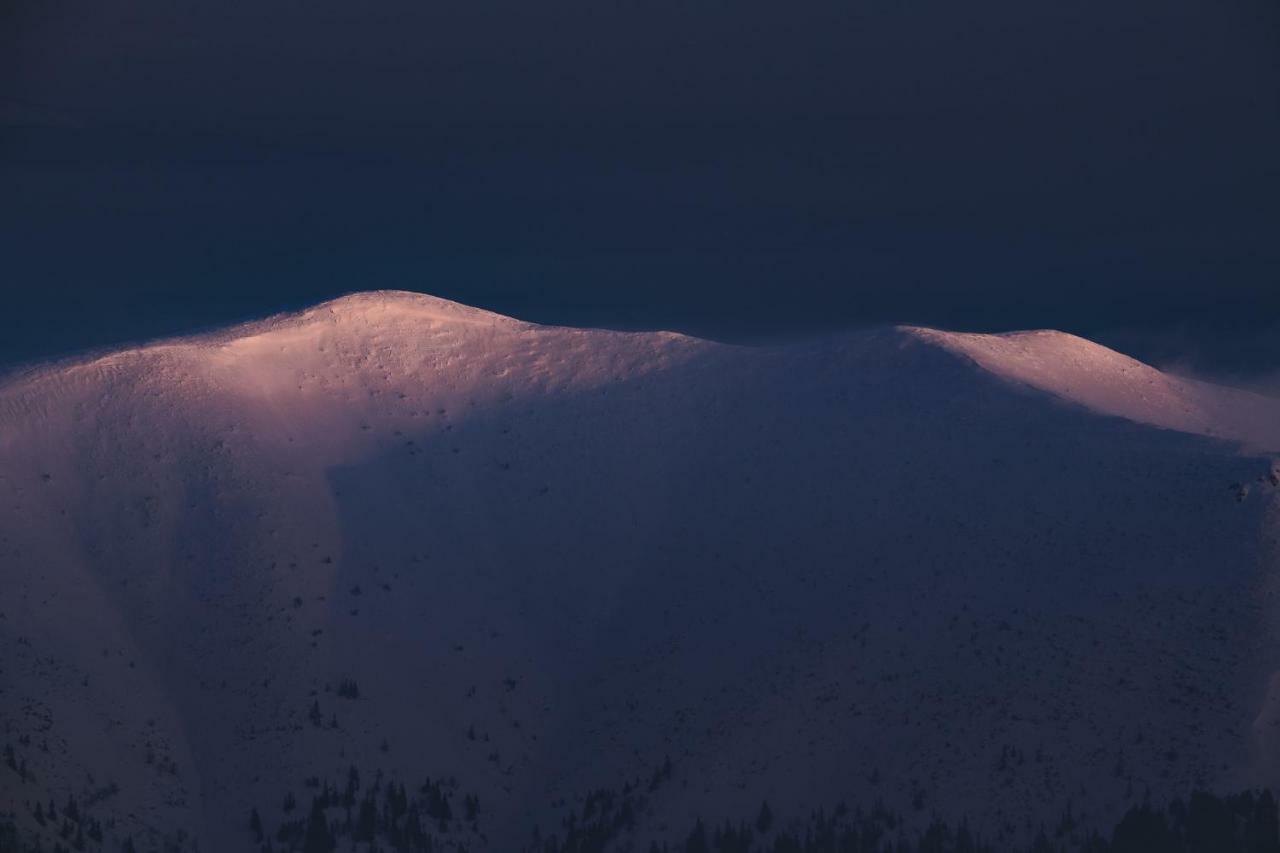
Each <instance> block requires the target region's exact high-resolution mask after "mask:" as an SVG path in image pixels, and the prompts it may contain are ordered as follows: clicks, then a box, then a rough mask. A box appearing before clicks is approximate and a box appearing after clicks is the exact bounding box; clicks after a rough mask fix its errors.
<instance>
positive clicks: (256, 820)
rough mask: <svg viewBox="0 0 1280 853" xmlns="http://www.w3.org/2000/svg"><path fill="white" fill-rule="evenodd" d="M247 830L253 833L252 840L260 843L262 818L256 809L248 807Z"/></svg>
mask: <svg viewBox="0 0 1280 853" xmlns="http://www.w3.org/2000/svg"><path fill="white" fill-rule="evenodd" d="M249 831H250V832H252V833H253V840H254V841H256V842H257V843H258V844H261V843H262V818H261V817H260V816H259V815H258V810H257V809H256V808H255V809H250V811H249Z"/></svg>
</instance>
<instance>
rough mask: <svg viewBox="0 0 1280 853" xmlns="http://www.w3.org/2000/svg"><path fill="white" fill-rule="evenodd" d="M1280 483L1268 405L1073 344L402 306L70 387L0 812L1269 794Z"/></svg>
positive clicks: (13, 613) (214, 836) (1022, 828)
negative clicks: (731, 337) (382, 800)
mask: <svg viewBox="0 0 1280 853" xmlns="http://www.w3.org/2000/svg"><path fill="white" fill-rule="evenodd" d="M1277 449H1280V404H1278V403H1277V402H1276V401H1274V400H1270V399H1268V398H1264V397H1260V396H1256V395H1252V394H1248V393H1246V392H1242V391H1237V390H1233V389H1227V388H1221V387H1216V386H1213V385H1208V384H1205V383H1200V382H1194V381H1190V380H1186V379H1181V378H1178V377H1174V376H1170V375H1166V374H1164V373H1161V372H1160V371H1158V370H1156V369H1154V368H1152V367H1149V366H1147V365H1143V364H1141V363H1139V362H1136V361H1133V360H1132V359H1129V358H1126V357H1125V356H1122V355H1120V354H1118V353H1115V352H1112V351H1110V350H1107V349H1105V348H1103V347H1100V346H1098V345H1096V344H1093V343H1090V342H1088V341H1085V340H1082V339H1080V338H1076V337H1073V336H1070V335H1065V334H1062V333H1058V332H1030V333H1019V334H1010V335H970V334H957V333H950V332H940V331H933V330H927V329H917V328H908V327H903V328H893V329H880V330H874V331H866V332H854V333H848V334H844V335H836V336H830V337H826V338H821V339H815V340H812V341H807V342H802V343H797V344H792V345H787V346H770V347H742V346H728V345H723V344H717V343H712V342H708V341H703V340H698V339H695V338H690V337H686V336H682V335H677V334H672V333H665V332H663V333H620V332H605V331H593V330H581V329H566V328H552V327H542V326H536V325H531V324H528V323H522V322H519V321H516V320H512V319H510V318H506V317H502V316H499V315H495V314H491V313H488V312H484V311H480V310H477V309H472V308H467V307H465V306H460V305H457V304H455V303H451V302H448V301H445V300H441V299H435V298H433V297H428V296H421V295H417V294H407V293H386V292H378V293H364V294H356V295H353V296H349V297H346V298H343V299H339V300H336V301H334V302H329V303H325V304H323V305H320V306H317V307H315V308H313V309H310V310H308V311H304V312H301V313H298V314H291V315H282V316H280V317H275V318H271V319H268V320H264V321H261V322H257V323H251V324H247V325H244V326H239V327H235V328H231V329H227V330H224V331H220V332H215V333H210V334H206V335H200V336H194V337H189V338H180V339H174V340H167V341H161V342H157V343H154V344H150V345H147V346H142V347H138V348H134V349H128V350H121V351H118V352H114V353H111V354H107V355H101V356H96V357H90V358H85V359H81V360H73V361H66V362H61V363H57V364H51V365H47V366H42V367H36V368H33V369H30V370H28V371H26V372H24V373H23V374H21V375H17V376H14V377H11V378H10V379H8V380H7V381H5V383H4V384H3V385H0V506H3V508H4V509H3V512H0V589H2V590H3V598H0V645H3V648H4V649H5V653H4V656H3V658H2V659H0V729H2V731H3V734H2V735H0V737H2V738H3V739H4V740H5V741H6V742H7V743H8V744H9V745H11V746H12V747H13V755H14V764H15V767H16V766H17V765H18V764H19V763H21V765H22V767H23V768H24V770H23V772H22V773H21V774H19V773H18V772H16V770H15V771H14V772H7V771H3V770H0V802H8V803H19V802H24V801H33V802H34V801H41V802H43V801H46V800H50V799H52V800H54V801H56V802H57V803H62V802H64V801H66V800H67V799H68V797H75V798H76V799H77V800H78V801H79V802H81V803H86V802H92V803H93V804H94V809H95V813H97V814H99V815H102V816H103V817H104V819H108V818H109V819H111V820H113V821H114V823H112V824H111V826H112V827H113V828H112V829H111V830H110V831H111V832H114V833H116V834H117V835H118V836H120V837H123V836H124V835H126V834H127V835H132V836H134V837H139V838H152V839H157V840H158V839H169V840H170V841H173V842H174V843H175V844H177V843H179V841H178V840H179V839H182V841H181V843H184V844H185V843H189V842H191V841H193V840H198V841H199V843H200V845H201V849H206V850H226V851H232V850H241V849H243V850H250V849H256V846H255V841H254V830H253V829H252V827H251V826H250V822H249V815H250V814H251V813H252V814H254V815H255V816H256V817H257V820H258V821H259V822H260V823H263V824H265V825H266V827H267V828H268V830H270V828H271V827H273V826H276V825H278V824H280V823H281V822H282V821H288V820H292V819H296V818H297V814H296V813H295V812H294V811H293V809H294V807H293V806H289V805H288V803H290V802H299V801H301V799H302V798H303V797H304V796H305V797H309V796H310V794H313V793H314V792H315V791H316V790H317V789H316V788H315V787H314V786H312V787H311V788H310V789H309V788H308V780H322V779H323V780H347V779H348V778H350V774H352V773H353V772H355V773H356V774H357V775H358V776H359V777H360V778H361V779H363V780H365V782H366V784H368V783H371V782H372V780H374V779H375V778H376V779H380V780H392V781H393V782H394V780H401V781H404V782H412V783H413V784H414V785H418V784H420V783H421V782H422V780H423V779H428V780H429V784H428V785H427V786H425V787H424V788H423V790H427V791H431V792H433V793H432V796H434V797H437V799H439V798H440V797H444V796H445V795H444V794H442V793H440V790H441V789H440V788H439V785H441V784H444V783H443V782H441V780H448V790H449V791H452V792H453V796H454V798H455V808H458V803H461V802H462V801H463V797H464V795H465V796H466V797H468V798H469V797H472V796H474V797H477V798H478V800H477V801H478V803H479V806H478V807H477V814H479V815H481V816H482V817H476V818H475V819H474V820H472V821H470V822H468V821H467V820H465V819H459V820H456V821H455V826H454V827H453V829H452V830H451V832H452V833H454V834H453V835H451V836H450V837H451V838H453V839H454V840H455V841H458V842H459V843H463V844H465V845H467V847H468V849H472V850H475V849H492V850H510V849H517V847H518V846H519V844H521V843H523V842H524V841H525V840H527V838H528V835H529V831H530V829H531V828H532V827H533V826H535V825H539V826H541V827H542V828H543V829H544V830H545V829H546V828H547V827H554V826H557V825H559V823H560V821H561V819H562V818H564V817H565V816H567V815H568V814H569V813H570V812H571V811H573V810H574V809H581V808H582V805H583V802H584V799H583V798H584V797H586V796H587V794H588V793H589V792H591V791H593V790H596V789H598V788H601V787H607V788H621V787H622V786H623V785H624V784H628V785H629V784H632V783H634V781H635V780H636V779H643V780H646V781H647V780H649V779H650V778H653V779H654V782H653V784H652V786H651V788H646V789H645V790H646V791H647V794H646V805H645V808H644V810H643V811H642V812H641V813H639V814H636V815H635V816H634V824H635V825H634V828H633V829H631V830H629V831H630V832H632V833H634V834H635V836H636V837H637V839H640V840H642V841H643V846H644V847H647V841H645V840H644V839H648V838H651V837H657V836H658V835H660V833H661V832H662V831H663V829H664V828H665V827H667V826H671V825H677V826H683V825H685V823H684V822H685V821H687V820H688V821H691V820H692V819H693V818H694V817H695V816H700V817H702V818H705V819H707V820H708V821H717V820H722V819H725V818H737V817H739V816H741V815H743V814H748V813H752V812H753V810H754V809H756V808H758V807H759V804H760V802H761V801H762V800H768V802H770V803H773V804H774V807H775V809H777V810H778V812H779V813H793V814H796V813H801V812H802V811H804V810H807V809H811V808H819V807H824V808H830V807H832V806H834V805H835V804H836V803H837V802H839V801H841V800H843V801H846V802H850V803H857V802H861V803H867V804H871V803H875V802H880V803H884V804H886V806H888V807H891V808H894V809H898V810H901V811H902V812H903V813H905V814H907V815H913V816H914V817H913V818H910V819H912V820H920V821H924V820H927V819H928V818H929V817H930V816H932V815H935V814H936V815H942V816H953V817H955V816H967V817H968V819H969V820H971V821H972V822H974V823H975V824H976V825H978V826H980V827H982V828H983V829H984V830H985V831H986V832H987V833H988V834H989V835H992V836H994V835H998V834H1002V835H1003V836H1004V837H1022V836H1026V835H1029V834H1031V833H1033V832H1034V831H1035V829H1036V828H1038V827H1039V826H1040V825H1041V824H1042V823H1045V822H1047V821H1050V820H1055V819H1056V818H1057V817H1058V816H1059V815H1061V814H1062V813H1063V810H1064V809H1067V808H1070V809H1071V810H1072V813H1073V814H1074V815H1075V817H1076V818H1077V819H1078V820H1080V821H1082V822H1086V823H1088V822H1094V823H1096V824H1098V825H1102V824H1103V823H1104V822H1105V821H1108V820H1112V819H1114V818H1115V816H1116V815H1117V814H1118V813H1119V812H1120V811H1122V810H1123V808H1124V806H1125V805H1126V804H1127V803H1128V802H1131V801H1133V800H1134V799H1137V798H1141V797H1142V796H1143V795H1144V794H1145V793H1146V792H1148V791H1149V792H1150V793H1151V795H1152V796H1153V797H1157V798H1158V797H1166V796H1173V795H1178V794H1184V793H1185V792H1186V791H1187V790H1189V789H1190V788H1191V787H1193V786H1197V785H1203V786H1209V787H1219V788H1226V787H1231V788H1238V787H1240V786H1242V785H1251V784H1263V783H1268V784H1274V783H1275V782H1276V781H1277V780H1276V778H1275V776H1276V771H1277V761H1278V759H1280V741H1277V737H1276V733H1277V731H1280V693H1277V692H1276V691H1275V690H1273V688H1272V680H1273V674H1274V673H1276V672H1278V671H1280V654H1277V653H1276V651H1275V649H1276V648H1277V645H1276V643H1275V640H1276V639H1277V636H1276V612H1275V595H1276V570H1277V569H1278V568H1280V555H1278V553H1277V535H1278V534H1280V501H1277V497H1276V496H1277V494H1278V493H1280V490H1278V488H1277V485H1278V484H1280V465H1277V462H1276V461H1275V459H1273V458H1272V457H1271V456H1269V455H1267V454H1268V452H1274V451H1276V450H1277ZM655 768H658V769H657V770H656V771H655ZM430 780H435V781H434V782H431V781H430ZM660 782H661V784H659V783H660ZM317 784H319V783H317ZM432 786H435V787H432ZM440 801H441V802H443V800H440ZM467 802H471V801H470V799H468V800H467ZM17 819H18V820H19V822H20V823H23V825H24V826H25V825H26V824H31V826H32V827H34V826H35V824H34V818H32V817H31V816H30V815H28V813H27V812H21V813H19V814H18V815H17Z"/></svg>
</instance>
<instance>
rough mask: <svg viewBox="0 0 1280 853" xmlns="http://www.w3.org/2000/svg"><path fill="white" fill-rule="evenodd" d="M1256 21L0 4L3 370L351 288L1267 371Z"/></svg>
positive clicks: (507, 7) (816, 7)
mask: <svg viewBox="0 0 1280 853" xmlns="http://www.w3.org/2000/svg"><path fill="white" fill-rule="evenodd" d="M1277 152H1280V4H1277V3H1276V2H1275V0H1128V2H1119V3H1118V2H1115V0H1072V2H1067V0H972V2H955V0H915V2H910V0H908V2H901V0H893V2H890V0H870V1H869V0H843V2H836V0H811V2H794V3H783V2H763V0H733V2H728V0H723V2H720V1H719V0H703V1H702V2H696V0H683V2H673V0H646V2H640V1H639V0H631V2H601V0H593V2H588V0H581V2H565V0H544V1H543V2H528V0H518V1H517V0H450V2H436V0H414V2H409V0H382V1H381V2H377V3H356V2H343V3H339V2H335V0H308V2H300V0H297V2H279V1H278V0H253V1H252V2H250V0H221V2H216V3H214V2H208V0H200V2H197V0H129V1H128V2H126V1H125V0H121V2H112V3H103V2H101V0H68V2H63V3H48V2H30V3H27V2H25V0H23V2H19V3H16V4H15V3H13V2H8V3H4V4H3V5H0V288H2V289H3V292H4V302H3V305H0V362H14V361H17V360H22V359H29V358H34V357H38V356H44V355H51V354H57V353H62V352H66V351H72V350H76V349H80V348H84V347H93V346H101V345H107V344H112V343H115V342H120V341H127V340H131V339H136V338H143V337H150V336H156V335H162V334H169V333H174V332H179V331H184V330H188V329H192V328H198V327H201V326H205V325H209V324H217V323H223V322H227V321H229V320H234V319H242V318H246V317H252V316H257V315H261V314H264V313H268V312H271V311H274V310H279V309H284V308H291V307H299V306H302V305H306V304H309V303H312V302H315V301H318V300H320V299H323V298H326V297H330V296H334V295H338V294H341V293H344V292H348V291H352V290H362V289H369V288H402V289H411V290H422V291H425V292H430V293H434V294H437V295H440V296H444V297H447V298H451V299H456V300H459V301H462V302H466V303H468V304H473V305H479V306H483V307H487V308H492V309H495V310H499V311H502V312H504V313H509V314H513V315H516V316H519V317H522V318H526V319H530V320H536V321H544V322H563V323H572V324H593V325H603V326H613V327H625V328H652V327H665V328H673V329H679V330H684V331H690V332H694V333H698V334H705V335H710V336H715V337H720V338H727V339H755V338H760V337H775V336H789V335H795V334H801V333H808V332H812V331H818V330H827V329H832V328H839V327H851V326H859V325H865V324H871V323H882V322H890V321H894V322H919V323H927V324H933V325H942V326H948V327H955V328H972V329H1007V328H1020V327H1039V326H1051V327H1056V328H1063V329H1067V330H1070V331H1075V332H1078V333H1083V334H1086V335H1090V336H1093V337H1096V338H1100V339H1103V340H1105V341H1108V342H1111V343H1113V344H1114V345H1117V346H1122V347H1124V348H1126V349H1128V350H1129V351H1131V352H1134V353H1135V354H1137V355H1140V356H1142V357H1146V358H1149V359H1152V360H1167V359H1174V360H1177V361H1180V362H1183V363H1187V364H1191V365H1192V366H1194V367H1197V368H1202V369H1222V370H1230V371H1264V370H1273V369H1275V368H1276V367H1277V366H1280V324H1278V323H1277V320H1278V318H1280V154H1278V153H1277Z"/></svg>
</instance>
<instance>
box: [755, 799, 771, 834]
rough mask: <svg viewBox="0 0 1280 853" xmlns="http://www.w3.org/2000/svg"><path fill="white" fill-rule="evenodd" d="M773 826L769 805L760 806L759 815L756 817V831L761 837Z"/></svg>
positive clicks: (762, 804) (765, 803)
mask: <svg viewBox="0 0 1280 853" xmlns="http://www.w3.org/2000/svg"><path fill="white" fill-rule="evenodd" d="M772 826H773V811H772V810H770V808H769V803H768V802H767V801H766V802H763V803H761V804H760V814H758V815H756V829H757V830H759V831H760V833H761V834H762V835H763V834H764V833H766V832H768V831H769V829H770V827H772Z"/></svg>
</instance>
